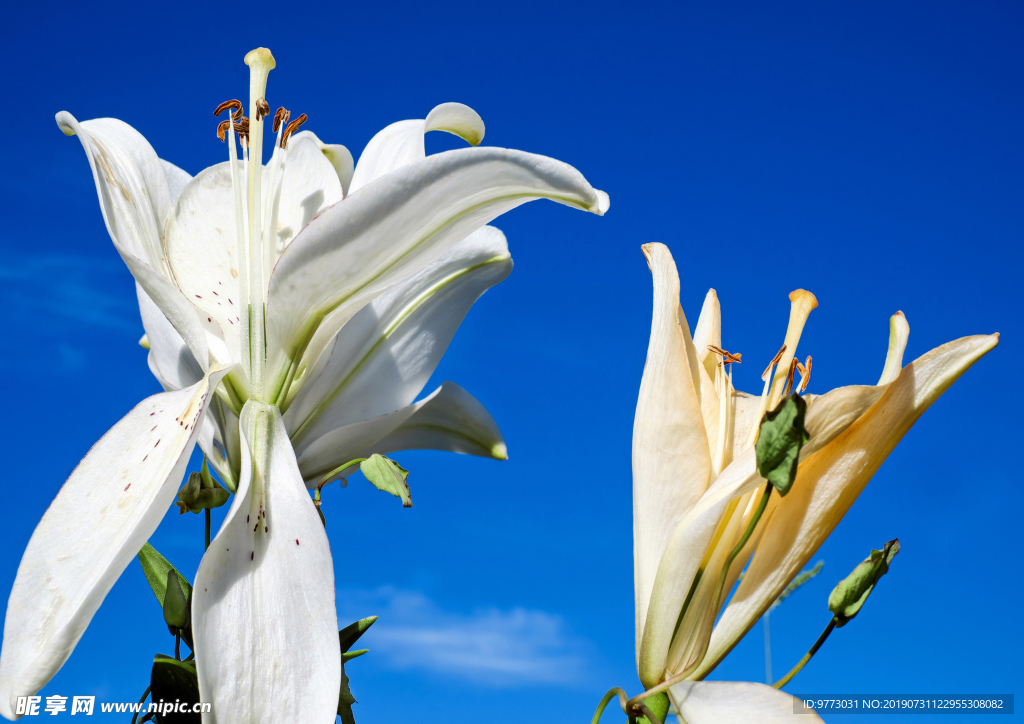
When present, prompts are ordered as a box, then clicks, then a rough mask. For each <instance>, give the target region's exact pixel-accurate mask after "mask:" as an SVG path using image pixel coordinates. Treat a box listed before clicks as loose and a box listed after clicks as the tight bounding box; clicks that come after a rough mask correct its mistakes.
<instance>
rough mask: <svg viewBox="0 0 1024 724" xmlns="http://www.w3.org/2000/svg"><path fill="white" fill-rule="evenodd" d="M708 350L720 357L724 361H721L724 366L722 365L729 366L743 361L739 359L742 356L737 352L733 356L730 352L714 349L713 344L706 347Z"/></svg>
mask: <svg viewBox="0 0 1024 724" xmlns="http://www.w3.org/2000/svg"><path fill="white" fill-rule="evenodd" d="M708 349H709V350H711V351H712V352H714V353H715V354H717V355H719V356H721V357H724V359H723V360H722V364H724V365H731V364H732V363H733V362H742V361H743V360H742V359H741V358H742V357H743V355H742V354H740V353H739V352H736V353H735V354H733V353H732V352H727V351H726V350H724V349H722V348H721V347H716V346H715V345H713V344H709V345H708Z"/></svg>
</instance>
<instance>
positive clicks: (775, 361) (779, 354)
mask: <svg viewBox="0 0 1024 724" xmlns="http://www.w3.org/2000/svg"><path fill="white" fill-rule="evenodd" d="M785 352H786V345H782V347H781V348H780V349H779V351H778V352H776V353H775V357H773V358H772V361H771V362H769V363H768V366H767V367H765V369H764V372H762V373H761V379H762V380H764V381H765V382H767V381H768V375H769V374H771V371H772V367H774V366H775V365H777V364H778V363H779V360H780V359H782V355H783V354H784V353H785Z"/></svg>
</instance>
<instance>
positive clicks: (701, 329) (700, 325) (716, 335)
mask: <svg viewBox="0 0 1024 724" xmlns="http://www.w3.org/2000/svg"><path fill="white" fill-rule="evenodd" d="M708 345H713V346H715V347H718V348H719V349H721V347H722V305H721V304H719V302H718V293H717V292H715V290H714V289H708V293H707V296H705V297H704V306H703V307H701V308H700V316H699V317H698V318H697V327H696V329H694V330H693V346H694V348H696V350H697V359H699V360H700V361H701V362H703V363H704V368H705V369H706V370H707V373H708V375H709V376H712V377H713V376H714V374H715V366H716V365H717V364H718V358H717V357H715V355H713V354H711V350H709V349H708ZM709 360H710V361H709Z"/></svg>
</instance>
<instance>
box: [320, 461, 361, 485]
mask: <svg viewBox="0 0 1024 724" xmlns="http://www.w3.org/2000/svg"><path fill="white" fill-rule="evenodd" d="M365 461H366V458H356V459H355V460H349V461H348V462H347V463H345V464H344V465H342V466H340V467H337V468H335V469H334V470H332V471H331V472H329V473H327V475H325V476H323V477H322V478H320V487H323V485H324V484H325V483H326V482H327V481H328V480H330V479H331V478H333V477H334V476H335V475H337V474H338V473H340V472H341V471H343V470H344V469H345V468H350V467H352V466H353V465H358V464H359V463H361V462H365Z"/></svg>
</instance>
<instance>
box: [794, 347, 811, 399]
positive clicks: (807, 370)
mask: <svg viewBox="0 0 1024 724" xmlns="http://www.w3.org/2000/svg"><path fill="white" fill-rule="evenodd" d="M796 371H797V372H799V373H800V384H799V385H797V388H796V391H797V392H799V393H800V394H803V392H804V390H806V389H807V383H808V382H810V381H811V356H810V355H807V362H806V363H804V364H800V362H797V363H796Z"/></svg>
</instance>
